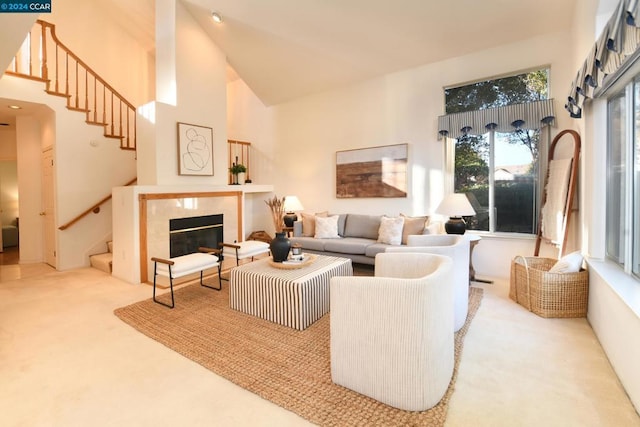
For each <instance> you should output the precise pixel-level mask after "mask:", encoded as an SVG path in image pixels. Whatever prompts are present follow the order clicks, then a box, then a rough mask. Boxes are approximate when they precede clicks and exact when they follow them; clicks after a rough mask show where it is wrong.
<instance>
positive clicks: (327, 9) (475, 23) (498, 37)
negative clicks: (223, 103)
mask: <svg viewBox="0 0 640 427" xmlns="http://www.w3.org/2000/svg"><path fill="white" fill-rule="evenodd" d="M182 1H183V2H184V4H185V5H186V7H187V9H188V10H189V11H190V12H191V14H193V16H194V17H195V18H196V19H197V20H198V22H199V23H200V24H201V25H202V27H203V28H204V29H205V31H206V32H207V33H208V34H209V35H210V37H211V38H212V39H213V40H214V42H215V43H216V44H217V45H218V46H219V47H220V48H221V49H222V50H223V51H224V52H225V53H226V55H227V58H228V62H229V64H230V65H231V66H232V67H233V68H234V69H235V71H236V72H237V73H238V75H239V76H240V77H241V78H242V79H243V80H244V81H245V82H246V83H247V84H248V85H249V87H251V89H252V90H253V91H254V92H255V93H256V95H257V96H258V97H259V98H260V99H262V101H263V102H264V103H265V104H267V105H270V104H277V103H280V102H284V101H288V100H291V99H294V98H297V97H300V96H303V95H307V94H310V93H314V92H319V91H324V90H328V89H332V88H336V87H341V86H344V85H347V84H351V83H354V82H358V81H362V80H365V79H369V78H372V77H375V76H380V75H384V74H387V73H391V72H395V71H400V70H404V69H408V68H412V67H416V66H420V65H423V64H428V63H432V62H437V61H441V60H444V59H447V58H452V57H457V56H461V55H465V54H468V53H470V52H475V51H479V50H483V49H487V48H491V47H495V46H499V45H502V44H505V43H509V42H514V41H518V40H524V39H527V38H531V37H534V36H537V35H541V34H545V33H549V32H554V31H559V30H561V29H562V28H563V26H566V25H570V23H571V22H572V20H573V13H574V8H575V4H576V1H575V0H560V1H558V0H535V1H531V0H482V1H479V0H456V1H443V0H393V1H392V0H268V1H265V0H182ZM212 11H217V12H218V13H220V15H222V17H223V18H224V22H223V23H222V24H216V23H214V22H213V20H212V19H211V12H212ZM523 55H526V52H523Z"/></svg>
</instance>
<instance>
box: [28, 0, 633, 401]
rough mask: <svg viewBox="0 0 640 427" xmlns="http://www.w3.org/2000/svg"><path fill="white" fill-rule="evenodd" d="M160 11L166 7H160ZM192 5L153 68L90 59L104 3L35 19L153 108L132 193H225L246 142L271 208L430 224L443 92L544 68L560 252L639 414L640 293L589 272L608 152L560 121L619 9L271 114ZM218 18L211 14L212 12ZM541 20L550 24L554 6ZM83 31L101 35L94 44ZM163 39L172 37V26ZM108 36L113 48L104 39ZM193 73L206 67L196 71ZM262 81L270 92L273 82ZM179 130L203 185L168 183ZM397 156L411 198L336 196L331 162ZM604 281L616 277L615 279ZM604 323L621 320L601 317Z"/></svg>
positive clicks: (265, 224) (596, 257)
mask: <svg viewBox="0 0 640 427" xmlns="http://www.w3.org/2000/svg"><path fill="white" fill-rule="evenodd" d="M156 3H157V4H160V3H162V2H156ZM170 3H171V2H165V3H163V4H165V5H167V6H169V4H170ZM203 3H204V2H185V3H182V2H178V3H177V6H174V8H175V10H176V14H175V15H172V16H165V17H162V16H156V22H158V20H160V19H162V18H166V19H171V18H173V27H174V28H173V29H174V30H176V32H177V34H178V36H177V38H175V39H173V40H171V39H170V40H168V41H167V42H166V44H161V43H160V42H159V41H156V43H157V45H156V46H155V49H156V50H155V55H152V54H150V52H151V50H150V49H149V46H148V45H145V43H148V40H147V37H143V36H139V37H138V38H137V39H136V38H135V37H134V36H128V40H129V41H135V40H138V41H136V42H135V44H137V45H132V46H123V45H122V44H120V45H119V46H117V47H116V46H112V45H111V44H106V46H107V50H106V51H100V52H99V51H98V50H97V49H95V48H93V46H95V42H96V39H100V38H103V39H105V40H109V39H110V38H115V39H116V40H119V41H122V38H124V37H125V36H119V37H116V36H115V35H114V33H116V32H117V31H119V30H116V28H118V29H119V28H121V27H120V26H119V25H120V24H115V23H113V25H114V26H113V27H111V29H108V28H107V27H108V25H111V24H112V22H111V20H112V18H113V17H111V16H109V14H108V13H105V11H106V9H105V7H104V5H103V4H100V5H99V6H94V5H90V4H82V5H77V4H75V3H73V4H72V2H66V1H59V2H56V3H54V13H53V14H51V15H50V16H49V15H42V16H41V18H42V19H45V20H49V18H51V21H52V22H54V23H56V24H57V25H58V28H57V30H58V35H59V37H60V38H61V39H62V40H64V41H65V43H67V44H69V45H70V46H72V47H73V48H74V49H77V50H78V52H79V53H80V54H81V55H83V57H85V56H86V61H87V62H89V63H92V64H97V65H96V68H99V69H100V71H101V72H102V73H104V74H105V75H106V77H107V78H108V79H109V80H110V81H112V82H113V85H114V86H116V87H119V88H120V87H122V88H123V89H122V91H123V93H126V94H127V95H128V96H130V97H131V98H132V101H134V102H135V103H136V105H139V106H142V105H147V106H148V105H150V104H152V103H155V105H156V107H158V105H160V104H162V105H161V106H160V107H158V108H155V111H156V118H157V120H158V121H157V122H156V124H157V127H156V128H155V131H153V133H154V135H152V136H151V137H150V138H149V139H147V140H146V142H145V140H144V139H143V140H141V145H140V147H141V151H140V153H139V158H138V161H139V165H138V178H139V180H140V181H139V182H140V184H141V185H150V186H156V185H157V186H164V185H167V186H178V187H182V186H186V187H192V186H193V187H199V186H203V185H204V186H224V185H225V184H226V180H227V174H226V168H227V164H226V163H227V160H226V140H227V139H237V140H242V141H251V143H252V145H253V147H254V151H253V153H252V155H253V157H252V166H251V167H252V170H251V173H252V177H253V181H254V183H255V184H257V185H261V184H268V185H272V186H273V188H274V190H275V192H276V193H277V194H279V195H285V194H295V195H297V196H298V197H299V198H300V200H301V201H302V202H303V204H304V206H305V210H306V211H308V212H320V211H325V210H330V211H333V212H355V211H361V212H372V213H379V214H388V215H397V214H399V213H405V214H408V215H425V214H427V215H431V214H433V211H434V210H435V208H436V207H437V205H438V203H439V202H440V201H441V200H442V198H443V197H444V195H445V194H447V192H449V191H450V185H451V184H450V182H449V181H450V176H449V175H448V173H450V172H447V165H446V164H445V161H446V159H445V144H444V142H443V141H441V140H439V139H438V129H437V117H438V116H440V115H442V114H443V112H444V111H443V108H444V105H443V88H445V87H450V86H451V85H455V84H462V83H466V82H472V81H477V80H479V79H484V78H492V77H495V76H501V75H507V74H511V73H514V72H518V71H521V70H529V69H533V68H536V67H540V66H548V67H549V68H550V69H551V78H550V89H549V92H550V94H552V96H553V97H554V98H555V99H556V100H557V102H556V125H555V127H554V128H553V132H554V133H557V132H558V131H559V130H561V129H566V128H572V129H576V130H578V131H579V132H580V133H581V134H582V137H583V142H584V151H583V159H582V164H581V188H580V195H579V197H578V200H579V212H578V213H576V215H575V219H576V221H575V222H574V223H575V224H576V226H575V230H574V233H573V235H572V242H571V244H572V247H573V248H575V249H581V250H582V251H583V253H584V254H585V255H589V256H591V257H592V259H593V261H592V262H591V263H590V268H592V269H593V270H591V271H592V275H591V279H592V282H591V289H590V290H591V295H590V301H589V303H590V312H589V316H588V320H589V323H590V324H591V326H592V328H593V329H594V331H595V332H596V335H597V336H598V339H599V340H600V342H601V344H602V345H603V347H604V348H605V351H606V353H607V356H608V357H609V359H610V361H611V363H612V365H613V366H614V369H615V371H616V373H617V375H618V377H619V378H620V380H621V382H622V383H623V384H624V387H625V389H626V390H627V393H628V394H629V396H630V397H631V399H632V401H633V402H634V403H635V405H636V407H638V401H639V399H640V379H639V378H638V374H637V373H636V371H637V370H636V369H635V361H637V360H638V355H640V348H638V344H637V343H635V342H634V341H633V340H629V339H628V337H629V336H631V337H633V336H637V332H638V331H640V320H639V318H638V314H639V308H638V307H637V306H634V305H633V302H632V301H633V300H634V298H635V299H636V300H637V295H638V293H639V291H638V289H637V279H634V278H632V277H630V276H629V275H626V277H624V279H623V281H622V282H624V283H626V282H631V285H630V286H627V287H626V288H625V289H624V290H623V291H620V290H619V289H616V288H615V287H613V285H612V283H613V282H617V283H621V282H620V281H618V280H617V279H610V278H609V277H608V276H607V272H608V271H610V270H611V269H610V268H609V267H607V266H604V267H601V268H600V269H598V263H605V262H604V261H602V260H604V259H605V256H604V243H603V241H604V240H603V237H602V230H604V229H606V227H605V226H604V216H605V215H604V210H603V209H604V207H603V203H602V200H603V197H602V196H603V194H604V192H605V189H604V188H603V184H602V183H601V182H600V180H599V179H597V178H596V177H598V176H604V175H605V172H606V166H605V165H601V164H600V163H599V159H602V158H604V157H605V156H604V155H603V153H604V152H605V146H604V144H597V143H596V142H597V141H599V140H600V139H599V138H600V137H601V136H602V134H603V132H604V131H603V128H602V126H599V125H598V122H597V120H596V119H595V118H593V117H597V116H590V115H589V114H591V113H597V112H598V111H597V110H598V109H601V108H602V106H601V105H600V106H597V105H595V104H594V107H593V110H592V111H589V110H588V108H587V111H586V112H587V114H585V118H584V119H581V120H575V119H572V118H570V117H569V115H568V114H567V113H566V112H565V111H564V110H563V108H562V107H563V104H564V99H565V98H566V96H567V93H568V90H569V87H570V84H571V82H572V80H573V79H574V77H575V73H576V70H578V69H579V68H580V66H581V64H582V62H583V61H584V58H585V57H586V56H587V54H588V53H589V50H590V49H591V47H592V45H593V42H594V40H595V39H596V35H597V31H596V28H600V27H598V26H597V25H600V26H602V25H603V22H606V20H607V19H608V17H609V15H610V14H611V11H612V10H613V8H614V7H615V3H616V2H613V1H608V2H605V1H603V2H597V1H595V0H594V1H588V2H580V3H578V2H575V3H574V8H573V10H572V12H573V13H572V14H571V16H570V18H571V19H567V20H565V22H564V23H565V26H561V25H557V26H555V27H554V28H553V29H548V30H547V31H546V32H543V33H541V34H538V35H536V36H534V37H530V38H526V39H516V38H515V37H514V38H512V39H509V41H508V42H507V43H500V44H498V45H496V46H494V47H491V48H486V49H482V50H476V51H471V52H469V53H466V54H460V55H458V56H456V57H454V58H449V59H442V60H439V61H437V62H434V63H431V64H417V65H416V66H414V67H411V68H409V69H404V70H397V71H395V72H389V73H385V74H383V75H378V76H371V77H370V78H367V79H365V80H364V81H359V82H353V83H351V84H344V85H342V86H340V87H338V88H333V89H327V90H324V91H320V92H316V93H309V94H306V95H304V96H300V97H297V98H291V99H287V100H281V101H277V102H274V103H273V104H268V103H265V102H264V101H263V100H262V99H261V97H260V96H258V95H257V94H256V93H258V91H256V92H254V91H253V90H252V88H251V86H250V85H249V84H248V83H247V81H249V80H250V79H249V78H247V81H245V80H243V78H234V79H232V80H228V77H227V64H226V59H225V54H224V52H223V51H222V50H221V49H220V48H219V47H218V46H216V45H215V43H214V42H212V41H211V39H210V38H208V37H207V35H206V32H205V31H204V30H203V29H202V27H201V24H199V22H200V21H198V20H197V19H196V18H194V17H193V15H192V13H193V11H194V10H195V9H204V8H206V9H209V8H208V5H205V4H203ZM205 6H207V7H205ZM216 7H220V9H221V10H222V6H216ZM107 9H108V8H107ZM170 9H171V8H170V7H169V10H170ZM549 13H550V14H553V7H550V10H549ZM170 15H171V14H170ZM78 16H82V17H83V20H82V22H77V21H78ZM105 16H106V17H108V18H105ZM176 17H177V18H176ZM229 20H230V21H229V23H232V22H233V18H232V17H230V18H229ZM176 23H177V24H176ZM585 23H588V24H585ZM165 24H166V22H165ZM541 25H542V24H541ZM92 26H93V27H94V28H100V29H101V30H104V31H96V32H92V31H90V28H91V27H92ZM161 28H163V29H166V30H167V31H169V30H168V29H170V28H171V25H170V24H167V25H165V26H162V27H161ZM88 34H90V35H91V36H87V35H88ZM105 34H108V35H109V36H110V37H104V35H105ZM164 35H166V34H164ZM442 37H443V38H446V36H442ZM194 40H197V43H194V42H193V41H194ZM568 41H570V42H568ZM172 43H173V46H175V48H176V49H175V52H174V53H175V55H177V56H178V58H177V59H178V60H177V61H176V58H173V61H174V63H177V64H178V66H177V68H174V69H173V71H172V70H171V69H170V68H168V69H163V68H162V66H161V65H162V64H166V62H163V61H162V60H163V59H168V60H170V59H171V58H170V57H171V55H172V51H171V49H170V48H169V46H171V45H172ZM203 46H204V47H203ZM163 47H166V49H163ZM200 48H202V49H203V50H204V51H206V52H207V55H206V59H205V60H204V63H205V64H206V67H204V66H203V65H202V64H203V61H199V62H198V66H197V67H196V66H193V65H192V62H190V61H192V60H190V59H189V58H193V57H197V56H198V53H199V49H200ZM202 49H201V50H200V52H201V51H202ZM123 57H124V58H126V59H127V61H126V63H127V66H126V67H125V68H124V69H123V68H119V67H111V65H112V64H116V63H121V62H123V61H122V59H121V58H123ZM199 67H203V68H200V69H196V68H199ZM103 69H104V71H102V70H103ZM131 75H136V76H138V75H139V76H140V78H139V79H138V78H136V79H131V78H130V76H131ZM267 77H268V78H269V79H274V80H276V76H270V75H269V76H267ZM172 80H173V81H174V82H175V84H176V85H177V88H176V89H177V93H176V91H174V92H173V94H172V93H171V92H170V91H165V90H163V89H162V88H163V87H166V86H163V85H161V84H159V85H157V86H156V84H155V83H156V82H159V83H162V82H165V83H166V82H170V81H172ZM274 84H275V83H274ZM176 100H177V103H176ZM172 103H173V104H172ZM166 105H170V107H166ZM176 105H177V107H176ZM178 121H180V122H183V121H184V122H189V123H196V124H201V125H206V126H210V127H212V128H213V129H214V133H215V139H214V150H215V152H216V153H217V155H216V157H215V167H214V168H215V171H216V172H215V174H214V176H213V177H206V178H203V177H187V176H179V175H178V174H177V172H176V173H173V172H171V171H175V169H176V165H177V159H176V148H175V145H176V141H175V138H174V137H171V138H167V137H166V135H175V123H176V122H178ZM602 140H604V139H602ZM398 143H407V144H409V157H408V159H409V164H410V166H411V172H410V174H409V179H408V185H409V192H408V193H409V195H408V197H406V198H401V199H392V200H390V201H383V202H382V203H381V202H380V200H378V199H337V198H336V197H335V182H334V179H335V175H334V165H335V155H336V152H337V151H341V150H347V149H354V148H366V147H373V146H382V145H391V144H398ZM60 144H62V142H61V143H60ZM59 167H62V168H64V165H62V166H61V165H60V164H59ZM61 174H62V176H60V179H59V180H58V185H59V187H58V192H60V193H65V191H66V190H65V188H72V187H73V186H74V185H76V184H77V183H76V182H73V181H74V180H73V179H72V178H71V177H69V176H64V172H61ZM81 185H83V184H81ZM117 185H119V184H115V183H114V184H112V186H117ZM60 197H62V199H59V201H58V202H59V203H60V204H62V205H64V206H65V209H68V210H73V209H75V208H77V209H75V210H82V209H84V208H86V203H83V201H82V200H76V197H75V196H74V193H73V192H68V193H67V195H65V194H61V195H60ZM265 198H267V195H264V197H263V195H255V196H249V198H248V200H247V201H246V205H245V215H246V218H245V231H247V232H250V231H253V230H269V231H270V232H272V228H273V226H272V224H271V221H270V216H269V213H268V211H267V209H266V207H265V205H264V203H263V199H265ZM117 221H119V219H118V218H117V217H115V218H114V222H117ZM107 222H108V221H107ZM88 228H91V227H88ZM103 234H105V233H103ZM75 235H76V232H73V231H71V232H70V233H67V234H65V235H64V236H63V237H62V242H61V247H60V250H61V251H70V250H74V249H75V247H74V245H73V243H72V242H73V240H74V236H75ZM533 245H534V241H533V239H532V238H531V237H530V236H527V237H523V238H513V236H486V238H485V237H483V240H482V243H481V244H480V245H479V246H478V247H477V249H476V252H475V254H474V264H475V267H476V270H477V273H478V275H485V276H490V277H501V278H506V277H508V276H509V266H510V260H511V259H512V258H513V256H514V255H517V254H531V253H532V252H533ZM124 252H125V253H119V254H117V255H119V256H120V257H123V256H126V255H127V253H126V252H127V251H124ZM73 267H77V266H75V265H74V266H73ZM603 269H604V270H606V271H603ZM612 274H613V277H618V276H617V275H616V274H615V272H614V273H612ZM634 285H635V288H633V286H634ZM620 295H622V296H620ZM610 313H618V315H616V316H611V315H610ZM621 330H626V331H628V333H627V335H626V336H624V337H623V336H621V334H619V331H621Z"/></svg>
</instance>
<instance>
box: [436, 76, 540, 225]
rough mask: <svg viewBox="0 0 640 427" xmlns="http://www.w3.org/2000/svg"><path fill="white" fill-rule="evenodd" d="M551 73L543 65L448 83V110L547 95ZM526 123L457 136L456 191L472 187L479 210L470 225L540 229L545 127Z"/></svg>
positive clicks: (468, 190)
mask: <svg viewBox="0 0 640 427" xmlns="http://www.w3.org/2000/svg"><path fill="white" fill-rule="evenodd" d="M548 78H549V70H548V69H543V70H536V71H531V72H528V73H523V74H518V75H515V76H509V77H504V78H499V79H493V80H487V81H483V82H478V83H473V84H469V85H465V86H461V87H456V88H449V89H446V90H445V102H446V113H447V114H451V113H461V112H467V111H475V110H483V109H487V108H495V107H504V106H507V105H513V104H526V103H532V102H534V101H540V100H545V99H547V97H548ZM523 124H524V121H522V120H515V121H514V122H513V123H510V125H511V126H512V129H514V130H513V131H511V132H498V131H497V130H496V129H495V128H494V129H493V130H488V131H487V132H486V133H483V134H479V133H477V132H476V133H474V130H469V132H468V133H465V134H464V135H462V136H460V137H458V138H457V139H456V143H455V162H454V163H455V165H454V191H455V192H457V193H466V194H467V197H469V200H470V201H471V204H472V205H473V207H474V209H475V210H476V213H477V214H476V216H475V217H471V218H468V219H467V228H468V229H471V230H485V231H491V232H514V233H530V234H534V233H536V232H537V225H538V212H539V210H540V209H539V200H540V198H541V195H542V192H541V189H540V179H539V177H540V170H539V154H538V152H539V145H540V136H541V132H540V129H539V128H534V129H525V128H523ZM527 125H528V126H529V125H530V124H527ZM483 130H484V129H483ZM502 130H505V129H504V127H503V128H502Z"/></svg>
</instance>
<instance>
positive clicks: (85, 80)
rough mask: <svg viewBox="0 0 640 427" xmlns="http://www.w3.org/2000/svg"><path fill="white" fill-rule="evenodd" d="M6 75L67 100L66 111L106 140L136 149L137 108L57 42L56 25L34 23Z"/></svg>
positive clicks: (43, 22)
mask: <svg viewBox="0 0 640 427" xmlns="http://www.w3.org/2000/svg"><path fill="white" fill-rule="evenodd" d="M5 72H6V73H7V74H9V75H13V76H16V77H22V78H26V79H30V80H36V81H42V82H44V83H45V84H46V92H47V93H49V94H51V95H55V96H60V97H63V98H66V99H67V108H68V109H70V110H73V111H80V112H83V113H85V114H86V122H87V123H88V124H90V125H96V126H102V127H103V128H104V136H105V137H106V138H115V139H118V140H120V148H122V149H123V150H135V149H136V108H135V107H134V106H133V105H132V104H131V103H130V102H129V101H127V100H126V99H125V98H124V97H123V96H122V95H120V94H119V93H118V92H117V91H116V90H115V89H114V88H112V87H111V86H110V85H109V84H108V83H107V82H106V81H105V80H104V79H103V78H102V77H100V76H99V75H98V74H97V73H96V72H95V71H93V70H92V69H91V68H90V67H89V66H88V65H87V64H85V63H84V62H83V61H82V60H81V59H80V58H78V56H77V55H75V54H74V53H73V52H71V50H69V49H68V48H67V47H66V46H65V45H64V44H63V43H62V42H60V40H58V37H57V36H56V32H55V25H53V24H50V23H48V22H45V21H42V20H37V21H36V24H35V25H34V26H33V28H32V29H31V31H30V32H29V33H28V34H27V38H26V39H25V41H24V43H23V44H22V47H21V48H20V50H19V51H18V53H17V54H16V56H15V58H14V59H13V60H12V61H11V64H10V65H9V68H8V69H7V70H6V71H5Z"/></svg>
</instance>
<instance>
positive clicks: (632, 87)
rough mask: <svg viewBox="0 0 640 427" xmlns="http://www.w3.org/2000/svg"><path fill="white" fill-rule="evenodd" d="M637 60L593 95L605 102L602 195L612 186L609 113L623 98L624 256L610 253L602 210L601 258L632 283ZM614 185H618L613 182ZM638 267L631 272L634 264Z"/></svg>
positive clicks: (639, 250) (638, 208)
mask: <svg viewBox="0 0 640 427" xmlns="http://www.w3.org/2000/svg"><path fill="white" fill-rule="evenodd" d="M637 59H638V57H637V56H636V57H635V58H634V60H633V63H632V64H628V65H627V66H626V67H624V69H621V70H620V73H616V74H615V75H612V76H611V77H610V80H609V81H605V84H604V85H603V86H604V88H603V89H602V90H601V91H599V92H597V93H596V96H599V97H602V98H604V100H605V102H606V112H607V113H606V150H605V151H606V156H607V157H606V160H605V170H606V171H607V173H606V182H605V191H606V194H609V192H610V189H611V188H613V187H612V186H614V185H615V183H614V182H611V178H612V171H611V170H610V156H611V149H612V147H611V144H612V143H613V142H612V138H611V137H612V135H611V129H612V126H611V121H612V117H611V111H610V105H611V103H612V102H614V101H615V100H617V99H620V98H623V99H624V102H623V105H624V106H625V122H624V133H625V135H624V141H623V144H624V147H622V150H623V151H622V152H623V153H624V156H625V159H624V163H623V167H624V177H623V180H624V186H625V188H624V191H623V192H622V194H621V196H622V197H624V213H623V218H622V221H620V228H621V230H619V232H618V233H617V238H619V239H620V240H622V241H621V242H620V241H618V242H617V243H618V245H620V247H621V249H622V250H623V253H622V254H620V256H619V258H621V259H616V258H615V257H614V256H612V255H611V254H610V253H609V246H610V243H611V242H610V240H609V239H610V238H611V233H610V232H609V223H610V221H609V218H607V217H608V215H609V212H608V209H605V212H604V214H605V227H606V232H605V236H604V243H605V248H604V256H605V259H606V260H608V261H609V262H611V263H613V264H615V265H617V266H618V267H619V268H621V269H622V270H623V271H624V273H625V274H628V275H630V276H632V277H634V278H635V279H640V262H639V260H640V222H639V221H638V220H637V219H636V217H635V216H634V212H635V215H640V200H639V199H640V197H638V196H637V195H638V194H640V188H639V187H640V178H638V175H639V174H640V161H639V162H638V164H636V163H635V157H634V156H640V152H637V151H636V150H638V151H640V144H639V143H638V139H639V138H640V122H639V123H638V124H635V122H636V121H637V120H638V118H640V61H638V60H637ZM616 183H617V181H616ZM635 263H639V265H637V266H636V267H635V268H634V264H635Z"/></svg>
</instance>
